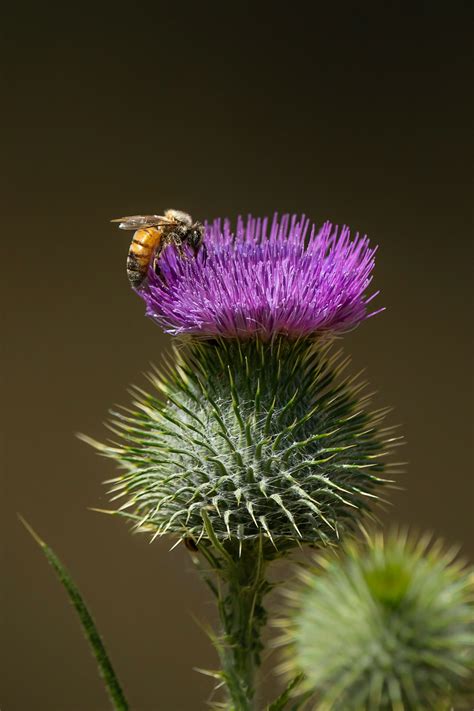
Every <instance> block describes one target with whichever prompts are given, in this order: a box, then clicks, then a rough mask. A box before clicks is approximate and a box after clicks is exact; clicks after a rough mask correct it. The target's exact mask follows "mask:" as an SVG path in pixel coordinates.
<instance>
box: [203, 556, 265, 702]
mask: <svg viewBox="0 0 474 711" xmlns="http://www.w3.org/2000/svg"><path fill="white" fill-rule="evenodd" d="M228 552H229V553H230V557H231V560H229V559H228V558H227V559H226V560H225V563H224V564H223V565H222V566H221V567H220V568H218V569H217V570H216V568H214V572H215V573H216V574H217V576H218V583H219V584H218V586H217V588H214V593H215V594H216V597H217V606H218V612H219V619H220V635H219V636H218V637H217V639H216V640H215V645H216V648H217V651H218V654H219V658H220V661H221V665H222V678H223V681H224V682H225V685H226V692H227V702H228V704H229V706H228V709H229V711H253V709H255V708H256V707H255V694H256V675H257V671H258V669H259V667H260V664H261V657H260V654H261V651H262V648H263V645H262V642H261V632H262V629H263V627H264V625H265V623H266V612H265V609H264V607H263V598H264V596H265V594H266V593H267V592H268V591H269V590H270V587H271V586H270V584H269V583H268V581H267V580H266V577H265V568H266V566H265V562H266V561H265V559H264V556H263V554H262V548H261V545H260V544H259V543H258V544H255V543H252V544H249V545H244V546H243V547H242V550H241V551H240V550H238V549H232V550H231V549H228ZM209 553H210V551H209ZM211 555H212V554H211ZM208 560H209V558H208ZM219 560H220V561H221V562H222V558H221V557H220V558H219ZM214 561H215V559H214Z"/></svg>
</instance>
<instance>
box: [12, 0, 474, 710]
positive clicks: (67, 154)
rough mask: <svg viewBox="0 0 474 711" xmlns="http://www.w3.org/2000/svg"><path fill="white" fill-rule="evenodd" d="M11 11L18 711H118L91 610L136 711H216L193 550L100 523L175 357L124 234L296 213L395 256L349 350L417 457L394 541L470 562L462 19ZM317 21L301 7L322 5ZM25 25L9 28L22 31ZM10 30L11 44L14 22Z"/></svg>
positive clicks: (466, 80)
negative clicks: (134, 402) (48, 554)
mask: <svg viewBox="0 0 474 711" xmlns="http://www.w3.org/2000/svg"><path fill="white" fill-rule="evenodd" d="M328 5H329V4H327V3H315V4H314V3H313V5H312V7H311V10H310V9H309V7H308V8H307V9H305V5H304V4H303V3H300V4H298V3H297V4H294V3H293V4H290V5H288V4H285V7H284V9H278V7H276V6H275V5H272V6H265V5H264V4H258V3H257V4H248V5H247V4H246V3H240V4H236V3H232V5H228V4H225V3H194V4H191V3H189V4H188V5H187V4H183V3H173V4H172V3H165V2H158V3H155V5H154V9H153V10H152V11H151V13H150V10H148V9H145V5H144V4H135V5H132V4H130V3H129V4H127V6H123V7H122V6H120V5H115V6H114V8H113V10H110V12H109V13H106V12H105V10H104V9H103V8H102V9H101V8H100V7H99V6H95V5H92V4H91V5H90V6H88V5H87V4H81V5H80V6H79V5H77V6H76V7H73V6H67V5H65V6H63V8H62V9H60V8H59V7H57V8H54V9H53V8H52V6H44V5H36V6H35V8H34V9H32V8H31V7H30V8H26V7H25V6H23V5H21V6H20V5H18V7H17V9H16V10H14V9H13V6H11V7H10V9H9V12H10V14H11V15H12V18H11V19H10V18H6V21H5V22H4V23H3V24H4V30H3V32H4V39H3V48H4V51H6V57H5V61H4V62H3V66H4V69H5V70H6V74H5V78H6V83H5V85H6V92H7V101H6V102H5V103H4V108H3V109H2V119H3V121H4V123H5V127H4V130H3V138H4V141H3V143H4V147H3V150H2V153H3V159H2V163H3V165H4V171H3V173H4V177H5V181H6V185H5V187H4V189H3V190H2V198H3V200H2V202H3V210H2V212H3V214H2V228H3V229H2V233H3V251H2V255H3V268H2V283H3V286H4V288H5V293H4V296H3V300H2V303H3V305H4V306H3V311H4V328H3V333H4V334H7V335H6V338H5V347H4V355H3V367H2V371H3V376H4V378H3V379H4V385H3V387H4V392H5V398H4V400H5V402H6V403H7V404H6V405H5V406H4V408H3V415H4V419H5V428H4V431H5V437H4V450H3V455H2V460H3V462H4V463H5V462H6V466H5V467H2V468H3V470H4V478H3V486H2V492H3V495H2V507H3V513H2V519H1V520H2V536H1V541H2V542H1V552H2V561H1V569H2V605H1V621H2V631H1V640H2V642H1V646H2V653H3V655H4V658H3V660H2V662H1V667H0V668H1V669H2V677H3V679H2V682H1V691H0V707H1V709H2V711H25V710H26V709H28V710H30V709H31V710H33V709H34V710H35V711H85V710H87V711H102V710H103V709H104V710H105V709H107V708H108V702H107V699H106V697H105V695H104V692H103V690H102V686H101V683H100V681H99V679H98V677H97V674H96V669H95V666H94V662H93V660H92V658H91V656H90V654H89V651H88V649H87V647H86V644H85V642H84V640H83V638H82V634H81V631H80V629H79V626H78V622H77V620H76V617H75V614H74V613H73V611H72V610H71V609H70V606H69V604H68V602H67V601H66V597H65V595H64V592H63V590H62V589H61V587H60V586H59V584H58V583H57V581H56V579H55V577H54V575H53V573H52V571H51V569H50V568H49V567H48V566H47V564H46V562H45V560H44V559H43V557H42V555H41V553H40V551H39V549H38V548H37V547H36V546H35V544H34V543H33V541H32V540H31V539H30V537H29V536H28V535H27V533H26V532H25V530H24V529H23V528H22V527H21V525H20V524H19V523H18V520H17V518H16V512H21V513H22V514H23V516H25V517H26V518H27V519H28V521H29V522H30V523H31V524H32V525H33V526H34V527H35V528H36V529H37V530H38V531H39V533H40V534H41V535H42V536H43V537H44V538H45V539H46V540H47V541H48V542H49V543H50V544H51V545H52V546H53V547H54V548H55V550H56V551H57V553H58V554H59V555H60V556H61V558H62V559H63V561H64V562H65V564H66V565H67V566H68V567H69V568H70V570H71V571H72V573H73V575H74V577H75V579H76V581H77V583H78V584H79V586H80V588H81V589H82V591H83V593H84V595H85V597H86V599H87V601H88V603H89V604H90V607H91V608H92V611H93V613H94V615H95V618H96V620H97V621H98V623H99V626H100V629H101V632H102V634H103V636H104V637H105V640H106V642H107V644H108V648H109V651H110V654H111V656H112V659H113V662H114V664H115V666H116V669H117V671H118V673H119V676H120V677H121V679H122V681H123V683H124V686H125V687H126V690H127V692H128V695H129V698H130V701H131V704H132V708H133V710H134V711H155V710H158V709H164V710H166V711H175V710H176V711H198V710H199V709H204V708H206V706H205V701H206V698H207V696H208V694H209V692H210V689H211V682H210V680H209V679H207V678H206V677H203V676H200V675H199V674H197V673H196V672H194V671H192V667H193V666H200V667H206V666H207V667H213V666H214V665H215V664H216V661H215V659H214V655H213V653H212V650H210V649H209V645H208V641H207V639H206V637H205V635H204V633H203V632H202V631H201V630H200V629H199V627H198V626H197V625H196V624H195V622H194V620H193V619H192V615H191V613H192V614H195V615H197V616H198V617H201V618H206V617H208V616H209V609H210V606H209V600H208V597H207V593H206V591H205V590H204V589H203V587H202V586H201V584H200V583H199V581H198V580H197V579H196V577H195V575H194V573H193V571H192V569H191V563H190V561H189V560H188V555H187V553H186V551H185V550H177V551H174V552H173V553H169V552H168V547H169V546H167V544H166V542H163V543H161V544H160V543H155V544H154V545H148V541H147V538H146V536H143V535H142V536H131V535H130V533H129V531H128V529H127V526H126V525H125V524H124V522H123V521H120V520H118V519H115V518H109V517H106V516H103V515H99V514H97V513H93V512H91V511H90V510H88V507H94V506H95V507H106V506H107V503H108V500H107V496H106V493H105V487H104V486H103V485H102V483H101V482H102V481H103V480H104V479H107V478H110V477H111V476H113V473H114V468H113V465H112V464H111V462H108V461H106V460H102V459H100V458H97V456H96V455H95V454H94V453H93V452H92V450H90V449H88V448H87V447H86V446H85V445H84V444H83V443H81V442H79V441H78V440H77V439H75V437H74V433H75V432H77V431H82V432H86V433H88V434H90V435H92V436H95V437H97V438H103V437H105V436H106V435H107V433H106V430H105V428H104V426H103V424H102V422H103V420H105V419H106V416H107V410H108V408H109V407H110V406H112V405H113V404H115V403H117V402H121V403H127V401H128V394H127V392H126V388H127V386H128V385H129V384H130V383H136V384H143V383H144V378H143V376H142V373H143V371H145V370H146V369H147V368H148V365H149V363H150V362H153V363H157V364H159V362H160V358H161V355H162V352H163V351H164V350H165V349H166V348H167V347H168V345H169V339H168V338H166V337H164V336H163V335H162V334H161V332H160V330H159V329H158V328H157V326H155V325H154V324H153V323H152V322H151V321H149V320H147V319H146V318H145V317H144V307H143V304H142V303H141V301H140V300H139V299H138V298H137V297H136V296H135V295H134V294H133V293H132V292H131V291H130V290H129V288H128V285H127V281H126V277H125V266H124V263H125V256H126V253H127V249H128V238H129V235H128V234H125V233H120V232H118V231H117V230H116V228H115V227H114V226H112V225H110V224H109V222H108V220H109V219H110V218H112V217H115V216H117V215H122V214H134V213H140V212H141V213H146V212H155V211H159V210H162V209H163V208H167V207H175V208H180V209H184V210H187V211H189V212H191V213H192V214H193V215H194V216H195V217H196V218H199V219H203V218H212V217H214V216H219V215H222V216H224V215H225V216H229V217H231V218H235V217H236V216H237V215H238V214H239V213H244V214H245V213H247V212H251V213H253V214H254V215H259V214H261V215H263V214H271V213H273V211H274V210H278V211H280V212H285V211H290V212H298V213H299V212H302V211H304V212H305V213H306V214H308V215H310V216H311V217H312V218H313V219H314V220H315V221H316V222H322V221H324V220H326V219H332V220H333V221H334V222H336V223H339V224H343V223H346V224H349V225H350V226H351V227H353V228H354V230H359V231H361V232H366V233H368V234H369V235H370V237H371V238H372V239H373V241H374V242H376V243H378V244H379V245H380V250H379V254H378V261H377V269H376V287H378V288H380V289H381V290H382V295H381V296H380V297H379V298H378V304H379V305H382V304H384V305H386V306H387V311H386V312H385V313H383V314H381V315H379V316H377V317H376V318H375V319H373V320H370V321H369V322H367V323H365V324H363V325H362V326H361V327H360V328H359V329H358V330H357V331H356V332H354V333H352V334H350V335H348V336H347V337H346V339H345V348H346V350H347V351H348V352H350V353H351V354H352V356H353V369H354V371H356V370H359V369H360V368H362V367H366V368H367V376H368V378H369V379H370V382H371V384H372V385H373V388H374V389H375V390H377V391H378V393H379V394H378V395H377V403H379V404H380V405H384V404H391V405H393V406H394V413H393V415H392V416H391V422H399V423H401V424H402V427H403V433H404V434H405V435H406V438H407V446H406V447H405V448H404V450H399V451H400V455H401V456H400V458H401V459H402V460H407V461H408V462H409V464H408V465H407V468H406V470H407V473H406V475H403V476H402V477H400V483H401V485H402V486H403V487H405V489H406V490H405V491H403V492H397V493H396V494H394V495H393V496H392V497H391V501H392V507H391V509H390V510H389V511H387V512H386V513H385V514H384V515H383V516H384V520H385V521H387V522H388V521H397V522H401V523H407V524H410V525H413V526H414V527H416V528H419V529H432V530H434V531H436V532H437V533H439V534H441V535H442V536H444V537H445V538H446V539H447V540H448V541H450V542H457V543H460V544H462V545H463V552H464V554H465V555H466V556H470V557H473V555H474V541H473V535H472V534H473V528H472V504H473V491H472V484H471V481H472V479H471V472H472V448H471V444H470V432H471V394H472V393H471V378H470V362H471V358H472V341H471V328H472V327H471V325H470V320H469V316H470V315H471V307H472V304H471V289H472V287H471V285H470V280H471V277H472V273H471V264H470V260H471V258H472V253H471V242H472V232H471V219H470V208H469V200H470V191H469V183H470V178H471V175H470V158H469V156H470V138H469V136H470V122H471V112H470V106H469V104H470V87H469V84H470V79H471V69H470V67H471V52H470V48H469V44H470V43H469V41H468V28H469V24H470V23H469V20H470V15H471V11H470V6H471V4H470V3H468V2H465V3H464V2H457V1H455V2H451V3H449V5H448V4H446V3H437V2H413V3H392V2H386V3H355V2H343V3H337V4H336V3H335V4H334V5H335V7H334V9H330V7H328ZM308 6H309V3H308ZM13 15H15V17H13ZM7 20H8V21H7Z"/></svg>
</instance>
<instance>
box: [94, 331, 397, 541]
mask: <svg viewBox="0 0 474 711" xmlns="http://www.w3.org/2000/svg"><path fill="white" fill-rule="evenodd" d="M346 363H347V361H341V358H340V354H336V355H332V356H331V355H330V354H329V348H328V346H321V345H319V346H318V347H316V346H315V345H314V343H313V344H311V343H310V342H308V341H300V342H289V341H287V340H285V339H284V338H281V339H277V340H274V341H273V342H272V343H267V344H262V343H261V342H259V341H248V342H241V343H239V342H235V341H225V340H223V341H212V342H209V341H208V342H206V341H203V342H196V341H194V342H191V343H190V344H188V345H185V346H184V347H181V348H180V349H179V350H178V349H176V350H175V362H173V364H172V365H171V364H168V366H167V367H165V368H164V372H162V373H158V372H156V373H154V374H153V375H151V376H150V379H151V381H152V383H153V385H154V386H155V388H156V389H157V390H158V391H159V393H161V397H160V396H158V397H157V396H155V395H151V394H147V393H145V392H143V391H141V390H136V391H135V396H136V399H135V401H134V403H133V405H134V407H133V410H124V411H123V412H113V413H112V414H113V418H114V420H113V423H112V428H113V430H114V432H115V433H116V434H117V435H119V436H120V441H119V442H115V443H113V444H110V445H109V444H107V445H101V444H98V443H94V444H95V446H96V447H98V448H99V449H100V450H101V452H102V453H103V454H104V455H105V456H109V457H112V458H113V459H115V460H117V461H118V462H119V463H120V465H121V466H122V468H123V469H124V470H125V471H124V473H123V474H122V475H121V476H119V477H118V478H117V479H115V480H113V484H114V486H113V489H112V491H113V492H115V493H116V494H117V496H118V497H121V496H123V497H126V502H125V505H124V506H122V507H121V509H120V510H121V511H122V513H123V515H126V516H128V517H130V518H131V519H133V521H134V522H135V523H136V527H137V529H139V530H149V531H152V532H153V533H154V535H157V536H158V535H162V534H165V533H169V534H174V535H175V536H178V537H179V538H183V539H187V538H191V539H192V540H194V542H198V543H199V542H200V541H201V540H202V541H205V540H206V537H207V536H206V531H205V528H204V526H203V517H202V511H203V510H205V511H206V512H207V514H208V517H209V521H210V523H211V525H212V528H213V530H214V533H215V535H216V536H217V538H218V539H220V540H221V541H226V542H227V543H226V545H229V546H232V545H237V546H240V545H241V543H242V542H243V541H245V540H249V539H253V540H255V539H257V538H258V536H259V535H263V538H264V541H266V542H267V543H266V544H265V545H268V546H270V547H272V546H275V547H276V548H278V549H279V550H283V549H286V548H288V547H292V546H294V545H297V542H298V541H301V542H305V543H314V544H316V543H321V542H322V543H328V542H331V541H333V540H335V539H337V538H338V537H339V535H340V534H341V533H343V532H344V531H345V530H346V529H351V528H353V526H354V524H355V523H356V522H357V521H358V520H359V519H360V516H361V513H363V512H366V511H368V510H369V503H370V501H371V500H373V499H376V498H377V493H376V492H377V491H378V489H379V488H380V487H381V486H382V485H384V484H386V483H387V480H386V479H383V478H382V477H381V473H382V472H383V470H384V465H383V463H382V462H381V461H380V457H381V455H382V454H383V451H382V450H383V448H384V447H386V446H391V445H392V444H393V443H394V442H393V440H394V438H391V439H390V440H386V441H385V442H384V441H383V440H384V438H386V437H387V436H388V433H389V430H388V429H386V430H384V431H379V430H378V424H379V422H380V420H381V419H382V418H383V416H384V414H385V413H384V412H383V411H378V412H376V413H370V414H369V413H367V411H366V410H365V406H366V405H367V403H368V400H369V397H368V396H363V397H361V396H360V395H359V392H360V390H361V389H362V388H363V385H360V384H359V385H358V384H355V383H354V382H353V379H352V380H351V379H349V378H347V379H342V378H341V377H340V374H341V371H342V370H343V368H344V367H345V365H346Z"/></svg>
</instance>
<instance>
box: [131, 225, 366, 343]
mask: <svg viewBox="0 0 474 711" xmlns="http://www.w3.org/2000/svg"><path fill="white" fill-rule="evenodd" d="M374 254H375V248H370V247H369V242H368V240H367V238H366V237H359V236H358V235H356V237H355V239H354V240H353V241H351V240H350V232H349V229H348V228H346V227H344V228H343V229H342V230H338V229H337V228H335V227H333V226H332V225H331V224H330V223H326V224H325V225H324V226H323V227H322V229H321V230H319V231H318V230H317V229H316V228H315V226H314V225H311V226H310V223H309V220H308V219H306V218H305V217H301V218H297V216H296V215H293V216H292V217H291V218H290V217H289V216H288V215H285V216H283V217H282V218H281V219H280V220H278V219H277V217H276V216H275V218H274V219H273V222H271V224H270V223H269V221H268V220H267V218H265V219H253V218H250V217H249V219H248V220H247V222H244V221H243V220H241V219H239V221H238V223H237V229H236V232H235V235H234V234H233V233H232V231H231V226H230V223H229V222H228V221H225V222H224V223H223V224H222V223H221V221H220V220H216V221H215V222H213V223H212V224H211V225H208V226H207V229H206V235H205V240H204V246H203V247H202V248H201V250H200V252H199V253H198V255H197V257H196V258H192V257H191V256H190V258H189V259H187V260H186V259H182V258H179V257H178V256H177V255H176V252H175V250H174V249H173V248H168V249H167V250H165V252H164V254H163V256H162V257H161V259H160V263H159V274H157V273H155V271H154V270H153V268H152V267H150V270H149V275H148V281H147V284H146V285H145V287H144V288H143V289H141V290H140V291H139V294H140V295H141V296H142V298H143V299H144V300H145V302H146V307H147V314H148V315H149V316H151V317H152V318H153V319H154V320H155V321H156V322H157V323H158V324H160V325H161V326H162V327H163V328H164V330H165V331H166V332H168V333H171V334H173V335H179V334H192V335H195V336H201V337H215V336H221V337H230V338H239V339H246V338H251V337H254V336H258V337H259V338H261V339H262V340H268V339H270V338H272V337H274V336H275V335H276V334H282V335H285V336H288V337H291V338H298V337H301V336H304V337H307V336H315V335H320V334H328V333H329V334H337V333H341V332H344V331H347V330H348V329H351V328H353V327H355V326H357V325H358V324H359V323H360V322H361V321H362V320H363V319H365V318H367V317H368V316H370V315H372V314H369V313H368V309H367V304H368V303H369V301H370V299H371V298H372V297H373V296H375V294H373V295H372V297H367V296H366V291H367V289H368V287H369V284H370V282H371V278H372V277H371V272H372V269H373V266H374Z"/></svg>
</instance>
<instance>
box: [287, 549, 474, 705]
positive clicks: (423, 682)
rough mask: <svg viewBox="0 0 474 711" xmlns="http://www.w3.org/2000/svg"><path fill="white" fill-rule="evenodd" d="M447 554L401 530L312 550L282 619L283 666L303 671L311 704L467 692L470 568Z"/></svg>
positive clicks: (473, 663) (472, 631) (422, 699)
mask: <svg viewBox="0 0 474 711" xmlns="http://www.w3.org/2000/svg"><path fill="white" fill-rule="evenodd" d="M453 559H454V555H453V553H452V551H451V552H449V551H445V550H443V546H442V545H441V544H440V543H435V544H434V545H432V546H429V539H428V538H423V539H418V540H417V539H415V538H409V537H407V536H406V535H390V536H388V537H387V538H386V540H384V539H383V537H382V536H377V537H375V538H374V539H373V540H372V541H369V545H368V546H361V545H357V544H350V545H346V547H345V551H344V552H342V553H341V552H340V551H339V552H334V551H331V552H329V553H328V552H327V551H326V552H324V553H321V555H320V556H318V558H317V560H316V562H317V567H315V568H314V569H312V570H306V571H305V572H304V573H302V574H301V585H300V586H299V587H298V589H295V590H294V591H293V592H292V593H288V597H289V599H290V601H291V603H290V605H291V608H290V614H289V616H288V617H287V618H286V619H283V620H280V626H283V627H284V628H285V630H286V631H285V634H284V636H283V637H282V638H281V639H280V643H282V644H288V647H287V654H288V662H287V663H285V664H284V667H283V668H284V669H285V670H286V671H287V672H288V673H290V674H291V675H292V676H293V675H294V673H295V672H296V673H297V672H301V671H302V672H304V674H305V682H304V684H305V685H306V689H307V690H311V689H313V690H314V692H315V695H314V697H313V702H314V703H313V705H312V706H311V704H310V705H309V708H317V709H318V710H324V709H325V710H329V709H331V711H364V710H367V711H370V710H371V709H377V710H380V711H433V710H436V709H439V710H442V709H449V708H451V707H452V706H454V704H455V703H456V702H457V701H458V702H462V700H464V701H466V700H471V702H472V701H473V696H472V693H473V686H472V674H473V671H474V574H473V571H472V570H466V569H463V566H462V564H460V563H459V562H455V561H454V560H453ZM291 609H292V610H293V611H291ZM303 686H304V685H303ZM300 689H301V687H300ZM456 708H457V706H456ZM460 708H461V707H460ZM462 708H468V707H467V706H462ZM469 708H470V706H469Z"/></svg>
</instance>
